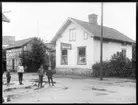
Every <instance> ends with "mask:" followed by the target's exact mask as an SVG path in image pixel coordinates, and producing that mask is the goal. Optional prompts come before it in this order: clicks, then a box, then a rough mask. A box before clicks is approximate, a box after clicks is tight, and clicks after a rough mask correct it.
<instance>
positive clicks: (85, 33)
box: [83, 32, 88, 40]
mask: <svg viewBox="0 0 138 105" xmlns="http://www.w3.org/2000/svg"><path fill="white" fill-rule="evenodd" d="M85 35H87V37H85ZM83 39H84V40H87V39H88V33H87V32H84V33H83Z"/></svg>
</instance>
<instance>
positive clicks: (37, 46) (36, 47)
mask: <svg viewBox="0 0 138 105" xmlns="http://www.w3.org/2000/svg"><path fill="white" fill-rule="evenodd" d="M46 50H47V47H46V46H45V44H44V42H43V41H42V40H41V39H40V38H37V37H35V38H34V39H33V40H32V42H31V50H29V51H24V52H22V53H21V54H20V58H21V61H22V63H23V65H26V66H27V65H28V64H30V62H32V63H34V64H38V65H39V66H40V65H41V64H44V63H45V62H46V61H47V60H48V59H46V58H48V57H47V56H48V55H47V54H46Z"/></svg>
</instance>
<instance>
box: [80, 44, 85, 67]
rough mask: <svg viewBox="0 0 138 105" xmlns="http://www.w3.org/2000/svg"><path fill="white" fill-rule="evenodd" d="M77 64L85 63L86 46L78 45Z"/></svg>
mask: <svg viewBox="0 0 138 105" xmlns="http://www.w3.org/2000/svg"><path fill="white" fill-rule="evenodd" d="M78 65H86V47H78Z"/></svg>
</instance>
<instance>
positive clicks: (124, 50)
mask: <svg viewBox="0 0 138 105" xmlns="http://www.w3.org/2000/svg"><path fill="white" fill-rule="evenodd" d="M122 53H123V56H124V57H126V49H124V48H123V49H122Z"/></svg>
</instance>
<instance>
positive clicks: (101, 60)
mask: <svg viewBox="0 0 138 105" xmlns="http://www.w3.org/2000/svg"><path fill="white" fill-rule="evenodd" d="M100 41H101V46H100V49H101V50H100V64H101V67H100V80H103V2H102V3H101V38H100Z"/></svg>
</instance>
